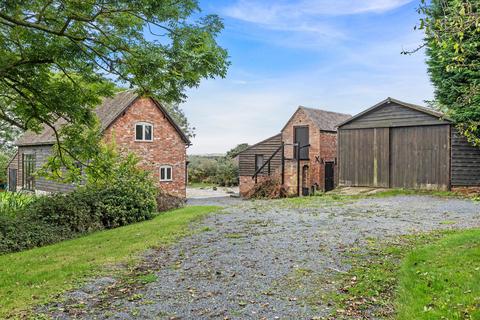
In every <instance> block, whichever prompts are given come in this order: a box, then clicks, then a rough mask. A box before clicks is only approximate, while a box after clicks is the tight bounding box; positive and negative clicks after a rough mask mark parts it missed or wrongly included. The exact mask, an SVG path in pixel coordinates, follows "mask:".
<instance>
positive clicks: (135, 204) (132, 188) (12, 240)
mask: <svg viewBox="0 0 480 320" xmlns="http://www.w3.org/2000/svg"><path fill="white" fill-rule="evenodd" d="M102 147H103V148H105V150H104V151H106V152H104V153H103V154H102V157H99V158H96V160H95V161H99V162H98V164H97V165H98V166H99V167H101V166H104V167H105V168H104V169H103V170H102V171H103V172H107V173H108V176H98V175H97V174H96V173H92V172H90V171H89V170H86V172H85V176H84V179H85V185H84V186H80V187H78V188H77V189H75V190H74V191H73V192H71V193H68V194H54V195H52V196H43V197H38V198H36V199H35V201H33V202H32V203H31V204H30V205H28V206H26V208H25V209H23V210H20V212H18V213H16V214H12V215H10V216H6V215H5V216H4V217H3V219H2V220H1V221H0V252H11V251H19V250H24V249H28V248H32V247H37V246H43V245H46V244H51V243H54V242H58V241H61V240H64V239H70V238H73V237H76V236H78V235H82V234H86V233H90V232H92V231H96V230H101V229H109V228H116V227H119V226H124V225H127V224H131V223H134V222H138V221H144V220H147V219H151V218H152V217H153V216H154V214H155V213H156V211H157V202H156V197H157V189H156V187H155V185H154V183H153V181H152V180H151V179H150V176H149V175H148V173H147V172H145V171H144V170H142V169H140V168H139V167H138V159H137V158H136V157H135V156H133V155H127V156H122V155H120V154H118V153H117V152H116V151H115V149H114V146H112V145H103V146H102Z"/></svg>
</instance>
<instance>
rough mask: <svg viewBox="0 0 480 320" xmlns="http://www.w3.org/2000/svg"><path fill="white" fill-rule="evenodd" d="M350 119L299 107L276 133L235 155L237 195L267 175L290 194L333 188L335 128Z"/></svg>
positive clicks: (244, 192) (335, 176) (335, 179)
mask: <svg viewBox="0 0 480 320" xmlns="http://www.w3.org/2000/svg"><path fill="white" fill-rule="evenodd" d="M350 117H351V116H350V115H348V114H342V113H336V112H331V111H325V110H319V109H311V108H305V107H299V108H298V109H297V111H295V113H294V114H293V115H292V117H291V118H290V119H289V120H288V121H287V124H286V125H285V126H284V127H283V129H282V130H281V132H280V133H279V134H277V135H275V136H273V137H270V138H268V139H266V140H263V141H261V142H259V143H257V144H254V145H253V146H250V147H249V148H248V149H246V150H245V151H243V152H241V153H239V154H238V159H239V176H240V177H239V178H240V179H239V180H240V194H241V195H245V194H246V193H247V192H248V191H249V190H250V189H251V188H252V187H253V186H254V185H255V183H256V182H258V181H259V180H261V179H265V177H268V176H274V177H276V178H278V179H279V181H282V182H283V185H284V186H285V187H286V189H287V190H288V192H289V193H290V194H292V195H295V194H300V195H308V194H310V193H312V192H314V191H317V190H318V191H329V190H332V189H333V188H335V186H336V181H337V173H336V166H337V160H336V152H337V128H336V126H337V125H338V124H340V123H342V122H344V121H346V120H348V119H349V118H350ZM298 147H300V148H299V149H298ZM257 171H258V172H257ZM255 173H257V175H255Z"/></svg>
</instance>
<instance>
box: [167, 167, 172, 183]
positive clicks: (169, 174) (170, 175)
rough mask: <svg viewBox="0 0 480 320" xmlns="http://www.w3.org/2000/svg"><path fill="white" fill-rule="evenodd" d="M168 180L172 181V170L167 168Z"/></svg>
mask: <svg viewBox="0 0 480 320" xmlns="http://www.w3.org/2000/svg"><path fill="white" fill-rule="evenodd" d="M167 180H172V168H167Z"/></svg>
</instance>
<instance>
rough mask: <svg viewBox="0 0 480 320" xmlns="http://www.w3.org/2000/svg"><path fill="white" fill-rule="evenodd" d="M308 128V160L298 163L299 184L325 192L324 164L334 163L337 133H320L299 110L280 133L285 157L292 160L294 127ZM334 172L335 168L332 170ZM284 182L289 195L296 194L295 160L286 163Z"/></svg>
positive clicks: (310, 120)
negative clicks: (305, 173) (306, 169)
mask: <svg viewBox="0 0 480 320" xmlns="http://www.w3.org/2000/svg"><path fill="white" fill-rule="evenodd" d="M300 126H308V128H309V142H310V148H309V152H308V154H309V159H308V160H302V161H300V173H299V175H300V183H301V184H302V186H301V187H308V188H311V187H312V186H316V188H317V190H319V191H324V190H325V164H324V163H325V162H327V161H332V162H335V158H336V152H337V151H336V148H337V133H336V132H325V131H320V129H319V128H318V126H317V125H316V124H315V123H314V122H313V121H312V119H311V118H310V117H309V116H308V115H307V114H306V113H305V112H304V111H303V110H301V109H300V110H299V111H298V112H297V113H296V114H295V115H294V116H293V117H292V118H291V119H290V121H289V122H288V123H287V125H286V126H285V128H284V129H283V131H282V140H283V141H284V142H285V144H286V146H285V157H286V158H287V159H293V158H294V147H293V146H291V144H293V143H294V132H295V127H300ZM305 165H307V166H308V168H309V170H308V177H306V178H305V179H304V177H303V176H302V175H303V170H302V168H303V167H304V166H305ZM334 171H335V172H336V171H337V170H336V167H335V168H334ZM285 172H286V173H285V181H286V184H287V189H288V192H289V193H290V194H296V193H297V185H298V184H297V162H296V160H288V161H286V170H285ZM304 182H306V184H305V185H303V184H304Z"/></svg>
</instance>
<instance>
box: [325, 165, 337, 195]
mask: <svg viewBox="0 0 480 320" xmlns="http://www.w3.org/2000/svg"><path fill="white" fill-rule="evenodd" d="M334 179H335V173H334V163H333V162H325V192H327V191H331V190H333V189H334V188H335V180H334Z"/></svg>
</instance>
